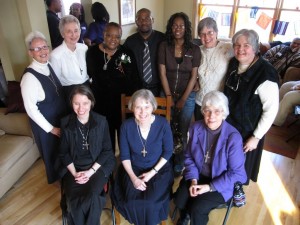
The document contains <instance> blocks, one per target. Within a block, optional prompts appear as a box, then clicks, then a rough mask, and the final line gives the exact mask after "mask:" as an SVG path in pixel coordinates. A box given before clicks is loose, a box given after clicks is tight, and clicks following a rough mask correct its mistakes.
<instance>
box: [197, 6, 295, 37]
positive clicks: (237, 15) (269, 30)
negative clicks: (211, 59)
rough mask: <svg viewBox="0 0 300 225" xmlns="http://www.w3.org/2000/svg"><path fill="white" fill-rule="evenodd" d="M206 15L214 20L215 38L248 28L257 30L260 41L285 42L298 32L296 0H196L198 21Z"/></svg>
mask: <svg viewBox="0 0 300 225" xmlns="http://www.w3.org/2000/svg"><path fill="white" fill-rule="evenodd" d="M207 16H210V17H213V18H214V19H215V20H216V21H217V24H218V29H219V34H218V36H219V38H230V37H232V36H233V34H234V33H235V32H236V31H238V30H241V29H249V28H251V29H253V30H255V31H256V32H257V33H258V34H259V37H260V41H261V42H268V41H269V40H280V41H282V42H287V41H291V40H292V39H293V38H294V37H299V36H300V1H299V0H239V1H233V0H226V1H224V0H198V21H199V20H200V19H202V18H204V17H207ZM276 25H278V26H276ZM274 27H276V28H278V29H277V30H276V31H277V33H276V34H273V30H274Z"/></svg>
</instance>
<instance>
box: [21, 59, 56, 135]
mask: <svg viewBox="0 0 300 225" xmlns="http://www.w3.org/2000/svg"><path fill="white" fill-rule="evenodd" d="M28 67H29V68H32V69H34V70H35V71H37V72H39V73H41V74H43V75H45V76H49V75H50V70H49V67H48V63H45V64H42V63H39V62H37V61H36V60H34V59H33V61H32V63H31V64H30V65H29V66H28ZM21 93H22V97H23V102H24V107H25V109H26V112H27V114H28V116H29V117H30V118H31V119H32V120H33V121H34V122H35V123H36V124H37V125H39V126H40V127H41V128H42V129H43V130H44V131H45V132H47V133H49V132H50V131H51V130H52V129H53V125H52V124H50V123H49V122H48V120H46V118H45V117H44V116H43V115H42V113H41V112H40V111H39V109H38V107H37V105H36V104H37V103H38V102H40V101H43V100H44V99H45V92H44V89H43V87H42V84H41V83H40V81H39V80H38V79H37V78H36V77H35V76H34V75H33V74H32V73H28V72H27V73H25V74H24V75H23V77H22V80H21Z"/></svg>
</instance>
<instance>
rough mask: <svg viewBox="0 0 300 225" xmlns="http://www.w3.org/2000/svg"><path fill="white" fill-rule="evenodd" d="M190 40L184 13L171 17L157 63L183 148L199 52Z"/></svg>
mask: <svg viewBox="0 0 300 225" xmlns="http://www.w3.org/2000/svg"><path fill="white" fill-rule="evenodd" d="M191 41H192V28H191V22H190V21H189V18H188V16H187V15H186V14H185V13H183V12H180V13H175V14H173V15H172V16H171V17H170V19H169V21H168V24H167V31H166V41H164V42H162V43H161V44H160V47H159V51H158V63H159V73H160V79H161V82H162V86H163V90H164V94H165V95H171V96H172V99H173V104H174V108H173V109H174V111H178V112H179V124H180V131H181V132H182V135H183V143H184V146H185V145H186V143H187V132H188V128H189V125H190V123H191V118H192V116H193V112H194V108H195V94H196V92H194V91H193V88H194V86H195V83H196V79H197V70H198V67H199V64H200V49H199V47H198V46H196V45H194V44H193V43H192V42H191ZM173 115H174V112H173ZM180 155H181V156H179V158H180V159H178V161H179V162H178V163H179V169H178V170H179V172H181V170H182V169H183V153H181V154H180ZM175 161H176V160H175Z"/></svg>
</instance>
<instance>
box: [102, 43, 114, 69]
mask: <svg viewBox="0 0 300 225" xmlns="http://www.w3.org/2000/svg"><path fill="white" fill-rule="evenodd" d="M103 49H104V51H103V59H104V65H103V70H107V64H108V63H109V61H110V60H111V58H112V56H113V55H114V54H115V53H116V51H117V49H116V50H115V51H114V52H113V54H112V55H111V56H109V55H108V54H107V60H106V57H105V53H106V52H105V48H104V47H103Z"/></svg>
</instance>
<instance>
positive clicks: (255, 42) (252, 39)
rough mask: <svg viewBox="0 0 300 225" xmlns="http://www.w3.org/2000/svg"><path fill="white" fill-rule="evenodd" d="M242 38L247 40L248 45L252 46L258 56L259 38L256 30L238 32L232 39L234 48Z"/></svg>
mask: <svg viewBox="0 0 300 225" xmlns="http://www.w3.org/2000/svg"><path fill="white" fill-rule="evenodd" d="M241 36H245V37H246V38H247V41H248V43H249V44H250V45H251V46H252V48H253V50H254V52H255V53H256V54H257V53H258V52H259V36H258V34H257V33H256V31H254V30H248V29H242V30H240V31H238V32H236V33H235V34H234V35H233V37H232V44H233V46H234V45H235V43H236V42H237V39H238V38H239V37H241Z"/></svg>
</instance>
